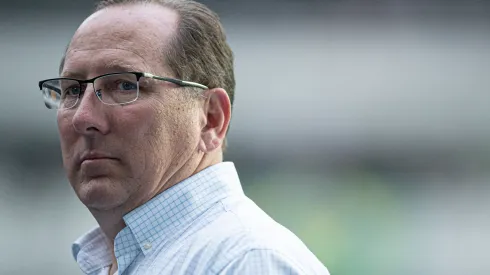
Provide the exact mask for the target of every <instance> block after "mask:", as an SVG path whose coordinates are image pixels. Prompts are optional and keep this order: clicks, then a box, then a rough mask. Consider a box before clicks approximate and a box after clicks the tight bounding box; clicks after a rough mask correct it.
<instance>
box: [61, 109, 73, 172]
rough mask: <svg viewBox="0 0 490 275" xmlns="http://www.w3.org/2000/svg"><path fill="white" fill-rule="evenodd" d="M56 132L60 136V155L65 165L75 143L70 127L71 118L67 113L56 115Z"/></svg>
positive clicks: (71, 127) (71, 126)
mask: <svg viewBox="0 0 490 275" xmlns="http://www.w3.org/2000/svg"><path fill="white" fill-rule="evenodd" d="M57 122H58V132H59V136H60V144H61V153H62V155H63V161H64V162H65V165H66V164H67V163H66V161H67V160H68V159H69V158H70V156H72V154H71V151H73V147H74V143H75V141H76V133H75V129H74V128H73V125H72V119H71V116H70V115H69V114H67V113H62V112H58V115H57Z"/></svg>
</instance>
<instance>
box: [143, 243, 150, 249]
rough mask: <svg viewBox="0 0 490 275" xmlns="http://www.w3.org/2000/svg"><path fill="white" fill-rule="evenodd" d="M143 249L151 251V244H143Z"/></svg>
mask: <svg viewBox="0 0 490 275" xmlns="http://www.w3.org/2000/svg"><path fill="white" fill-rule="evenodd" d="M143 248H144V249H145V250H148V249H151V243H145V244H144V245H143Z"/></svg>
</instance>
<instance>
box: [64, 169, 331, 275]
mask: <svg viewBox="0 0 490 275" xmlns="http://www.w3.org/2000/svg"><path fill="white" fill-rule="evenodd" d="M124 221H125V223H126V225H127V226H126V227H125V228H124V229H123V230H121V231H120V232H119V234H118V235H117V236H116V239H115V243H114V251H115V252H114V253H115V255H116V259H117V266H118V271H117V272H116V274H118V275H130V274H148V275H150V274H151V275H153V274H172V275H178V274H256V275H260V274H307V275H313V274H329V273H328V271H327V269H326V268H325V266H323V265H322V263H321V262H320V261H319V260H318V259H317V258H316V257H315V255H313V253H311V252H310V251H309V250H308V248H307V247H306V246H305V245H304V244H303V243H302V242H301V240H300V239H299V238H298V237H296V236H295V235H294V234H293V233H291V232H290V231H289V230H287V229H286V228H284V227H283V226H281V225H280V224H278V223H277V222H275V221H274V220H273V219H272V218H270V217H269V216H268V215H267V214H266V213H265V212H263V211H262V210H261V209H260V208H259V207H258V206H257V205H255V204H254V203H253V202H252V201H251V200H250V199H249V198H247V197H246V196H245V194H244V193H243V190H242V188H241V185H240V181H239V179H238V175H237V172H236V170H235V166H234V165H233V163H231V162H224V163H220V164H217V165H213V166H211V167H208V168H207V169H205V170H203V171H201V172H199V173H197V174H196V175H194V176H192V177H190V178H188V179H186V180H184V181H182V182H180V183H178V184H177V185H175V186H173V187H171V188H169V189H168V190H166V191H165V192H163V193H161V194H159V195H158V196H156V197H154V198H153V199H152V200H150V201H148V202H147V203H145V204H144V205H142V206H140V207H138V208H136V209H135V210H133V211H132V212H130V213H128V214H127V215H125V216H124ZM72 250H73V256H74V258H75V260H76V261H77V263H78V265H79V266H80V269H81V270H82V271H83V273H85V274H91V275H102V274H103V275H107V274H109V266H110V264H111V261H112V260H111V248H110V247H109V246H108V244H107V242H106V239H105V235H104V234H103V233H102V231H101V229H100V228H95V229H93V230H92V231H90V232H88V233H87V234H85V235H84V236H82V237H81V238H79V239H78V240H77V241H76V242H75V243H74V244H73V246H72Z"/></svg>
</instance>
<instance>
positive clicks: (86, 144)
mask: <svg viewBox="0 0 490 275" xmlns="http://www.w3.org/2000/svg"><path fill="white" fill-rule="evenodd" d="M176 20H177V16H176V14H175V13H174V12H173V11H170V10H167V9H164V8H162V7H159V6H153V5H152V6H144V5H134V6H128V7H111V8H107V9H105V10H101V11H99V12H97V13H95V14H93V15H92V16H90V17H89V18H88V19H87V20H85V22H84V23H82V25H81V26H80V28H79V29H78V30H77V32H76V34H75V36H74V37H73V40H72V42H71V44H70V47H69V49H68V51H67V54H66V59H65V64H64V67H63V71H62V73H61V75H62V76H64V77H73V78H78V79H89V78H93V77H96V76H98V75H101V74H106V73H114V72H123V71H141V72H150V73H153V74H157V75H163V76H170V77H172V76H173V75H171V71H170V70H169V68H166V67H165V65H164V62H162V56H161V55H162V54H161V53H162V52H163V49H162V47H165V44H166V41H168V40H169V39H170V36H171V35H172V33H173V32H174V30H175V28H176ZM183 93H185V91H184V90H183V89H182V88H177V87H176V86H174V85H173V84H170V83H167V82H163V81H155V80H149V79H147V78H142V79H141V80H140V95H139V98H138V100H137V101H135V102H133V103H130V104H127V105H116V106H109V105H104V104H103V103H102V102H100V101H99V100H98V98H97V97H96V95H95V93H94V92H93V86H92V85H88V86H87V90H86V92H85V93H84V94H83V97H82V98H81V99H80V100H79V103H78V105H77V106H76V107H75V108H73V109H67V110H59V111H58V128H59V133H60V138H61V149H62V156H63V163H64V167H65V170H66V172H67V175H68V178H69V180H70V183H71V185H72V186H73V188H74V190H75V192H76V193H77V195H78V197H79V198H80V200H81V201H82V202H83V203H84V204H85V205H87V206H88V207H89V208H91V209H96V210H108V209H114V208H117V207H119V208H122V209H124V210H126V211H129V210H131V209H133V208H134V207H136V206H138V205H140V204H142V203H144V202H145V201H147V200H148V199H150V198H151V197H152V196H154V195H155V194H156V193H157V192H159V191H161V190H162V188H164V187H163V184H164V183H165V182H167V181H168V180H169V179H175V178H178V177H179V175H178V173H177V171H178V169H180V168H181V167H182V166H183V165H184V164H185V163H186V162H188V161H192V160H191V159H192V156H193V155H194V154H195V153H196V152H197V151H198V150H197V148H198V143H199V139H200V131H201V128H202V125H201V124H202V123H201V122H202V119H200V117H201V115H200V112H199V108H198V106H199V103H198V102H197V101H192V100H190V99H185V98H184V97H183V96H182V94H183Z"/></svg>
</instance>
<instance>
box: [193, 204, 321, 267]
mask: <svg viewBox="0 0 490 275" xmlns="http://www.w3.org/2000/svg"><path fill="white" fill-rule="evenodd" d="M223 207H224V208H225V209H226V213H225V214H223V215H220V217H218V218H217V219H216V220H214V221H213V222H212V223H211V224H209V226H207V227H206V228H204V229H203V230H201V231H200V232H197V233H196V234H195V235H194V236H193V238H191V239H193V244H192V245H191V246H194V249H191V250H194V252H195V253H191V254H194V257H196V258H198V259H199V261H205V262H207V263H209V265H208V266H207V272H209V271H211V273H212V274H271V273H272V274H274V273H279V274H328V271H327V269H326V268H325V267H324V266H323V264H322V263H321V262H320V261H319V260H318V259H317V258H316V257H315V256H314V255H313V253H311V252H310V251H309V249H308V248H307V247H306V246H305V245H304V244H303V242H302V241H301V240H300V239H299V238H298V237H297V236H296V235H294V234H293V233H292V232H291V231H289V230H288V229H286V228H285V227H283V226H282V225H280V224H279V223H277V222H275V221H274V220H273V219H272V218H271V217H269V216H268V215H267V214H266V213H265V212H263V211H262V210H261V209H260V208H258V207H257V206H256V205H255V204H254V203H253V202H252V201H250V200H248V199H245V200H236V201H233V200H229V201H223Z"/></svg>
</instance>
